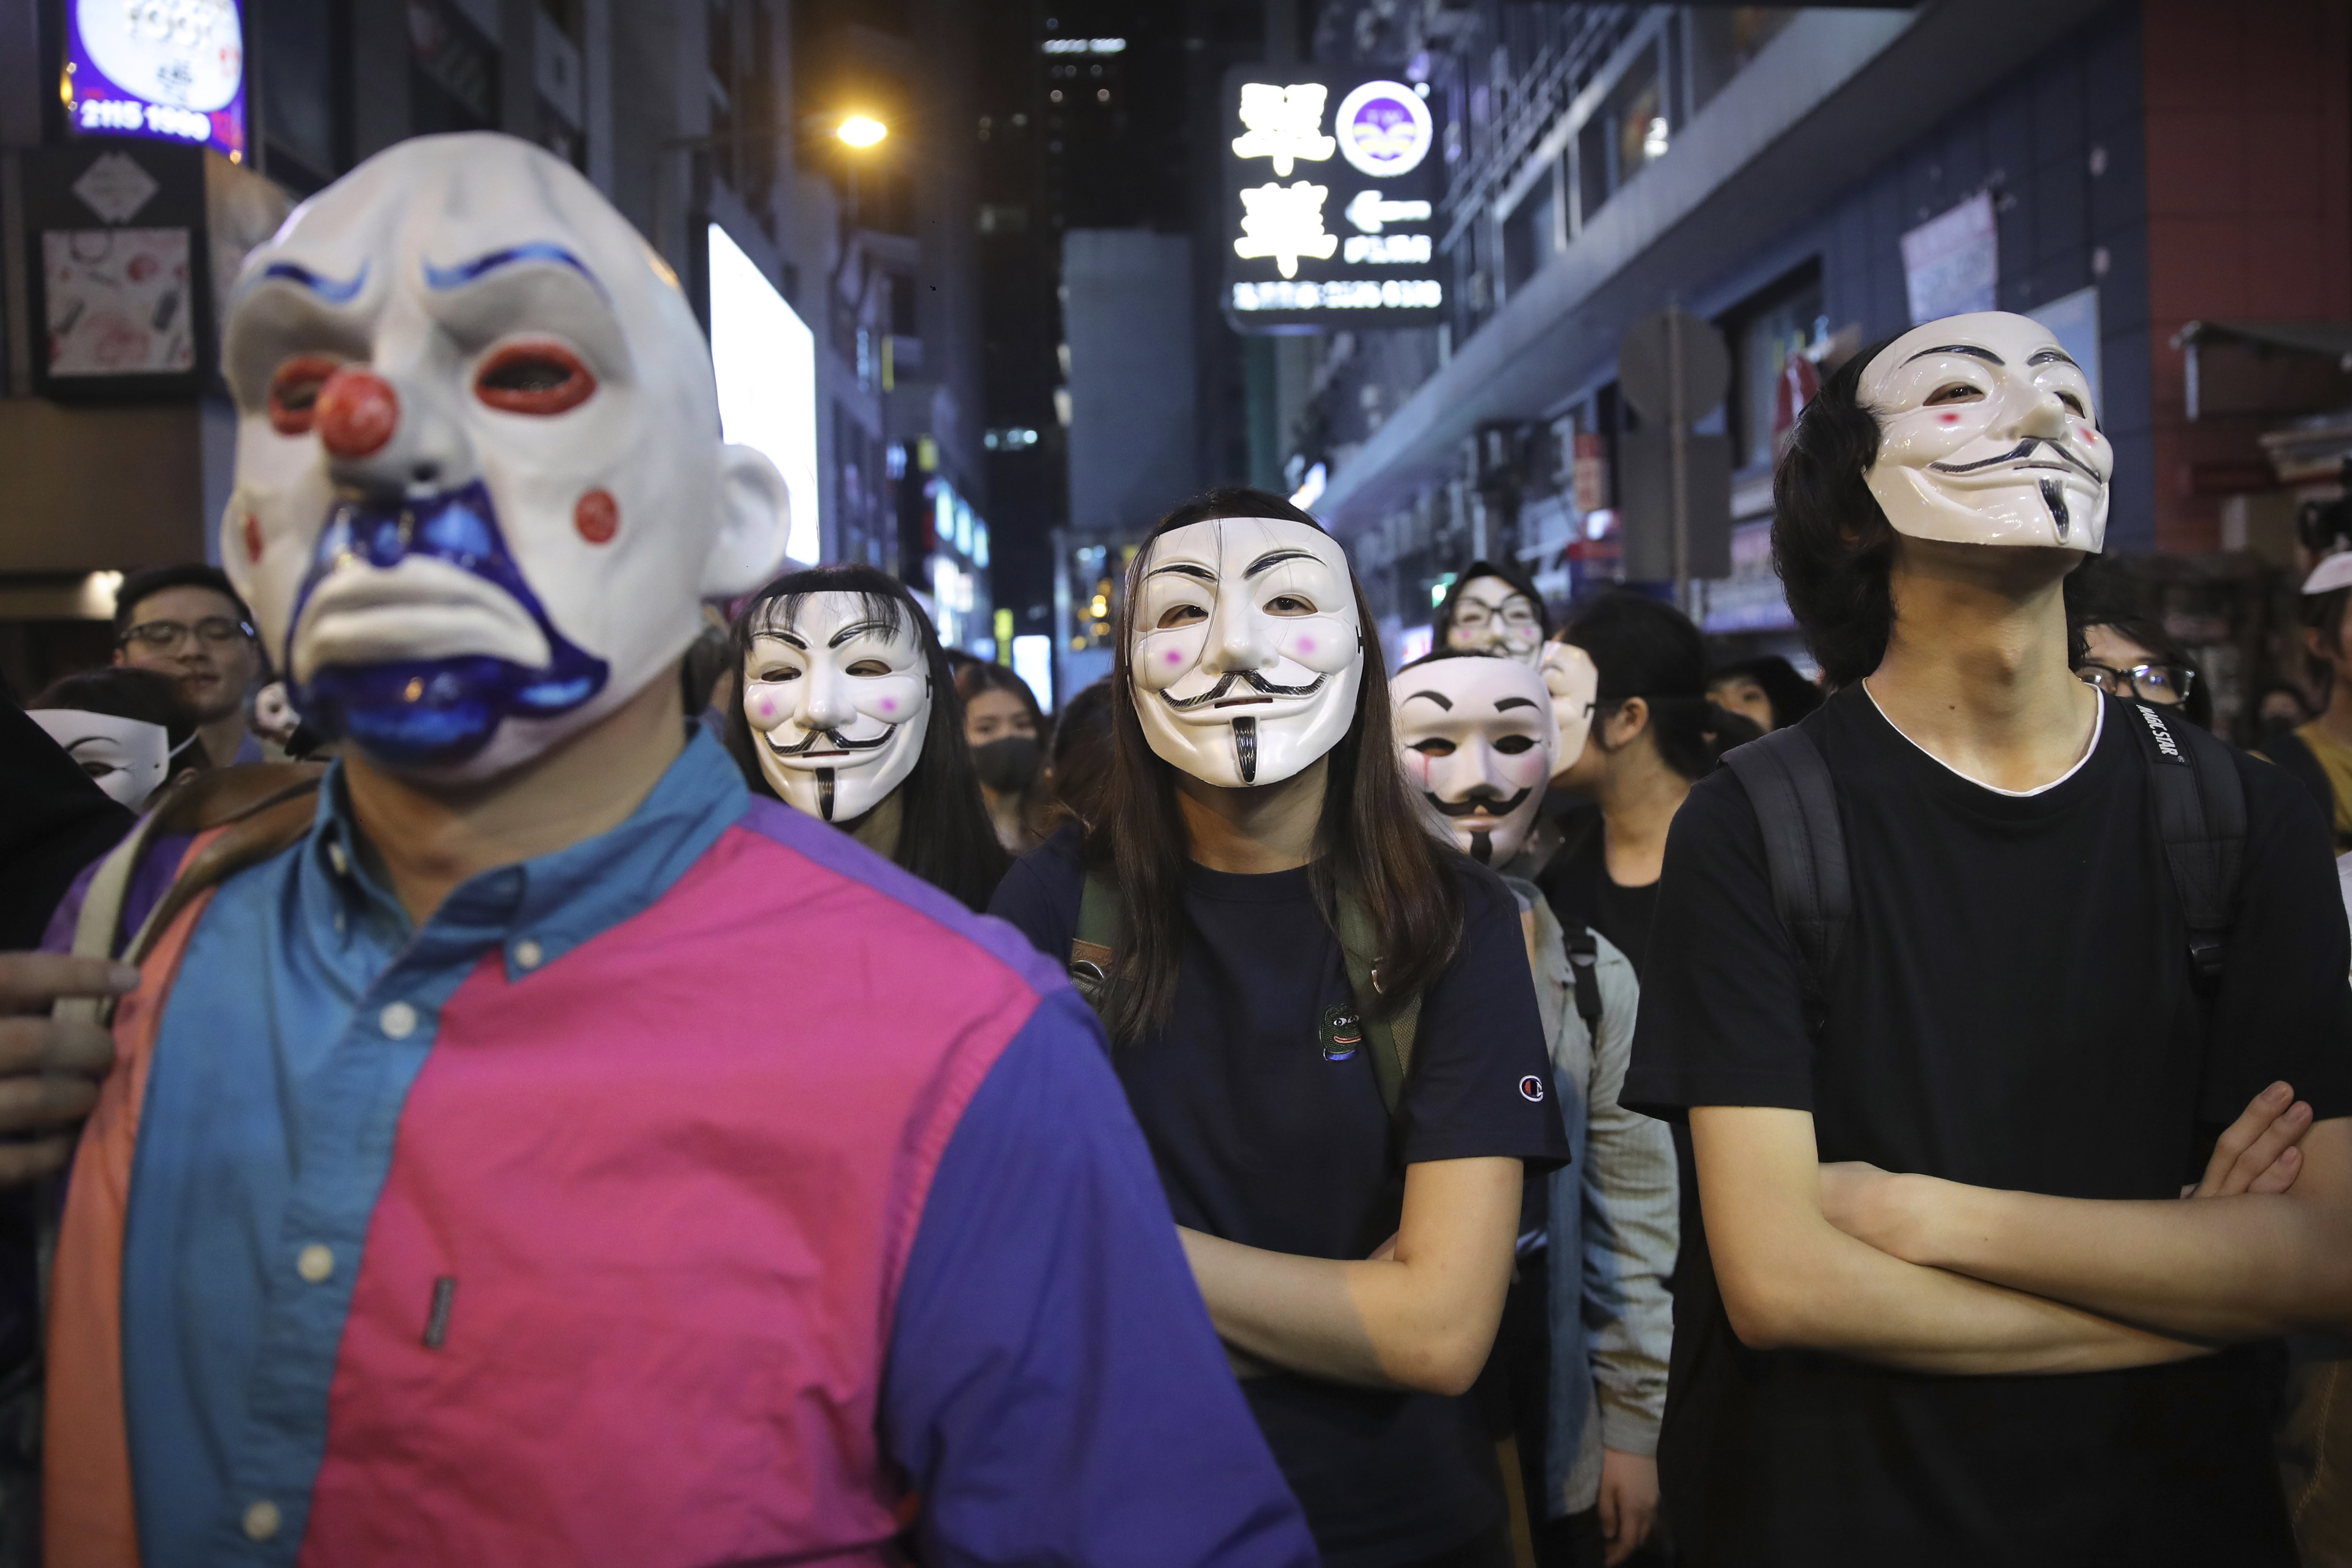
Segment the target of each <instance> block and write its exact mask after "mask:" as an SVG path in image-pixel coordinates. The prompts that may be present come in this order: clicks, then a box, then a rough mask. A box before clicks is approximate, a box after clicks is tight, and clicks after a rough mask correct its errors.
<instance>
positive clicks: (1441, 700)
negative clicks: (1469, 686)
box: [1405, 691, 1454, 712]
mask: <svg viewBox="0 0 2352 1568" xmlns="http://www.w3.org/2000/svg"><path fill="white" fill-rule="evenodd" d="M1416 697H1426V698H1428V699H1429V700H1431V701H1432V702H1434V703H1436V704H1437V705H1438V706H1439V707H1440V708H1443V709H1445V710H1448V711H1449V712H1450V711H1452V710H1453V707H1454V699H1452V698H1451V697H1448V696H1446V695H1445V693H1444V692H1443V691H1411V692H1407V693H1406V694H1405V700H1406V701H1407V702H1410V701H1412V700H1413V699H1414V698H1416Z"/></svg>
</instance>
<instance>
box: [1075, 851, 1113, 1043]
mask: <svg viewBox="0 0 2352 1568" xmlns="http://www.w3.org/2000/svg"><path fill="white" fill-rule="evenodd" d="M1122 923H1123V922H1122V921H1121V919H1120V910H1119V901H1118V889H1117V888H1115V887H1113V886H1111V885H1110V883H1109V882H1108V881H1107V880H1106V879H1103V878H1102V877H1100V876H1098V875H1097V874H1096V873H1094V872H1092V871H1089V872H1087V882H1086V889H1085V890H1084V891H1083V892H1081V893H1080V894H1079V895H1078V930H1077V934H1076V936H1074V937H1072V938H1071V939H1070V984H1073V985H1076V987H1077V988H1078V994H1079V995H1081V996H1084V997H1085V998H1086V999H1087V1005H1088V1006H1090V1007H1092V1008H1093V1009H1094V1010H1095V1011H1096V1012H1097V1013H1099V1012H1101V1011H1102V1007H1103V1000H1104V988H1105V987H1106V986H1107V985H1108V984H1109V981H1110V961H1111V955H1112V954H1113V953H1114V952H1117V951H1118V934H1119V927H1120V925H1121V924H1122Z"/></svg>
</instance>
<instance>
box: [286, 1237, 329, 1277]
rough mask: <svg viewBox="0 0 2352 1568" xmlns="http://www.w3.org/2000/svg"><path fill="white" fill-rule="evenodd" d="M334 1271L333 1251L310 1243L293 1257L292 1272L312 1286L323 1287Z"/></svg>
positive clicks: (316, 1243)
mask: <svg viewBox="0 0 2352 1568" xmlns="http://www.w3.org/2000/svg"><path fill="white" fill-rule="evenodd" d="M334 1271H335V1251H334V1248H332V1247H324V1246H321V1245H320V1244H319V1243H318V1242H315V1241H314V1242H312V1243H311V1244H310V1246H308V1247H304V1248H303V1249H302V1250H301V1251H299V1252H298V1253H296V1254H295V1255H294V1272H295V1273H297V1274H299V1275H300V1276H301V1277H302V1278H303V1279H307V1280H309V1281H310V1283H311V1284H313V1285H324V1284H325V1283H326V1282H327V1279H328V1277H329V1276H331V1275H332V1274H333V1273H334Z"/></svg>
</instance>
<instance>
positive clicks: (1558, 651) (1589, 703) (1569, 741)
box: [1539, 642, 1601, 780]
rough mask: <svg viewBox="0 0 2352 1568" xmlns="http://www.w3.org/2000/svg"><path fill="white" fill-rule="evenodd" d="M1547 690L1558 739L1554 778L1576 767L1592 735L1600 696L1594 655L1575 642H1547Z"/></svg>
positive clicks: (1553, 767) (1545, 679) (1598, 677)
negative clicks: (1596, 705) (1593, 714)
mask: <svg viewBox="0 0 2352 1568" xmlns="http://www.w3.org/2000/svg"><path fill="white" fill-rule="evenodd" d="M1539 668H1541V669H1542V670H1543V683H1544V689H1545V690H1547V691H1549V693H1550V694H1551V714H1552V720H1553V722H1554V726H1555V733H1556V741H1555V743H1554V746H1553V751H1552V763H1551V775H1552V777H1553V779H1554V780H1557V779H1559V776H1560V775H1561V774H1562V773H1566V772H1568V770H1569V769H1570V768H1572V767H1574V766H1576V762H1577V759H1578V758H1579V757H1581V756H1583V755H1584V742H1586V741H1587V740H1589V739H1590V738H1591V734H1592V710H1593V706H1594V703H1595V702H1596V700H1598V699H1599V697H1600V695H1601V670H1600V668H1599V667H1598V666H1596V665H1595V664H1594V663H1593V662H1592V656H1591V654H1589V653H1587V652H1585V651H1584V650H1583V649H1582V648H1580V647H1577V646H1576V645H1575V644H1574V643H1564V642H1555V643H1546V644H1544V649H1543V662H1542V664H1541V666H1540V667H1539Z"/></svg>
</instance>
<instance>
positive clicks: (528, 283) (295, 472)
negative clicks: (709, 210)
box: [221, 133, 786, 779]
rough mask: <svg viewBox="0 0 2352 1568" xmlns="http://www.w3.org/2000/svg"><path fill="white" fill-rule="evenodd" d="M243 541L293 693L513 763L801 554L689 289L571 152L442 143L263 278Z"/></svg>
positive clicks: (240, 505)
mask: <svg viewBox="0 0 2352 1568" xmlns="http://www.w3.org/2000/svg"><path fill="white" fill-rule="evenodd" d="M223 357H224V361H225V368H226V374H227V377H228V381H229V385H230V387H231V389H232V391H233V392H234V393H235V395H236V406H237V415H238V425H237V460H236V488H235V489H234V491H233V492H232V494H231V495H230V498H229V502H228V507H227V510H226V512H225V513H224V515H223V517H222V519H221V544H222V555H223V557H224V558H225V559H226V562H227V563H228V569H229V573H230V575H231V576H232V577H233V578H234V579H235V581H236V586H237V588H238V590H239V592H241V593H243V594H244V595H245V596H246V599H247V602H248V603H249V604H251V605H252V606H253V608H254V612H255V619H256V620H257V622H258V623H259V625H260V626H261V629H262V632H263V635H264V636H265V637H266V638H267V639H268V647H269V648H270V650H271V652H272V653H273V655H275V656H277V658H278V663H279V668H281V669H283V670H284V671H286V672H287V674H288V677H289V685H290V695H291V696H292V698H293V701H294V704H295V706H296V707H297V708H298V709H299V710H300V711H301V712H302V713H303V715H304V716H305V717H306V718H308V719H309V720H310V722H311V723H312V724H313V725H315V726H317V727H318V728H320V730H322V731H326V732H327V733H329V734H331V735H340V734H349V735H350V736H351V737H352V739H353V741H354V742H356V743H357V745H358V746H359V747H360V749H361V750H362V751H363V752H366V753H367V754H368V755H369V756H371V757H372V758H374V759H376V760H378V761H380V762H382V763H384V764H386V765H389V766H393V767H396V768H400V769H402V770H404V771H407V772H410V773H418V774H421V775H424V776H427V777H435V778H441V779H475V778H483V777H488V776H491V775H494V774H497V773H501V772H504V771H505V770H507V769H509V768H510V767H512V766H514V765H515V764H516V763H520V762H521V761H524V760H525V759H527V758H529V757H530V756H532V755H535V754H537V753H538V752H542V751H544V750H545V749H546V748H547V747H549V746H550V745H551V744H553V743H554V742H557V741H558V740H560V739H562V737H564V736H566V735H568V734H571V733H573V732H575V731H579V730H581V729H583V728H585V727H586V726H588V725H589V724H592V723H593V722H595V721H597V720H598V719H600V718H601V717H603V716H604V714H606V713H609V712H611V711H612V710H614V708H617V707H618V706H620V705H621V704H622V703H623V702H625V701H626V700H628V699H629V698H630V697H631V696H633V695H635V693H636V692H638V691H639V690H641V689H644V688H645V687H646V685H647V684H648V683H650V682H651V681H653V680H654V679H656V678H659V677H662V676H664V675H665V674H666V673H667V669H668V668H669V666H670V662H671V661H672V660H673V659H675V658H677V656H678V655H679V653H681V652H682V651H683V650H684V649H685V647H686V646H687V645H688V643H689V642H690V641H692V639H693V638H694V637H695V635H696V633H697V631H698V628H699V626H700V622H699V620H698V604H699V602H700V601H701V600H703V599H705V598H712V597H719V596H721V595H731V594H736V593H740V592H743V591H745V590H748V589H750V588H752V587H754V586H756V585H757V584H759V583H761V581H763V580H764V579H765V577H766V576H767V574H769V573H770V572H771V571H772V569H773V567H774V565H775V563H777V561H778V560H779V559H780V558H781V554H782V542H783V539H784V528H785V522H786V519H785V515H784V508H785V502H784V489H783V484H782V479H779V478H778V476H777V474H776V471H775V469H774V468H773V467H772V465H770V464H769V462H768V461H767V459H766V458H762V457H761V456H760V455H759V454H758V453H756V452H753V451H751V450H750V449H749V448H746V447H723V446H722V445H721V444H720V441H719V405H718V393H717V390H716V386H715V384H714V382H713V379H712V375H711V369H710V356H709V349H708V347H707V345H706V344H705V342H704V341H703V337H702V332H701V330H700V328H699V327H698V326H697V324H696V322H695V320H694V315H693V312H692V311H691V310H688V307H687V303H686V300H685V299H684V297H683V296H682V295H681V294H680V293H679V292H678V288H677V279H676V278H675V277H674V276H673V275H672V274H671V272H670V270H669V268H667V266H665V265H664V264H663V262H662V261H661V259H660V258H658V257H657V256H656V255H655V254H654V253H653V251H651V250H650V249H649V248H647V247H646V244H645V242H644V241H643V240H642V239H640V238H639V237H638V236H637V234H636V231H635V229H633V228H631V227H630V226H629V225H628V223H627V222H626V221H625V220H624V219H623V218H622V217H621V216H620V215H619V214H618V213H616V212H614V210H613V208H612V207H611V205H608V204H607V203H606V202H605V200H604V197H603V196H602V195H598V194H597V192H596V190H595V188H594V187H593V186H592V185H590V184H588V182H587V181H586V180H585V179H583V177H582V176H581V175H580V174H578V173H577V172H575V171H574V170H573V169H572V167H571V166H570V165H569V164H566V163H563V162H562V161H561V160H560V159H557V158H554V157H552V156H551V155H550V154H548V153H544V152H542V151H541V150H540V149H538V148H536V147H533V146H531V145H530V144H529V143H527V142H520V141H517V140H515V139H513V138H511V137H506V136H499V135H492V134H488V133H478V134H467V135H459V136H426V137H420V138H417V139H415V140H414V141H409V142H400V143H398V144H397V145H395V146H394V147H393V148H391V149H390V150H389V151H387V152H384V153H379V154H378V155H377V156H375V157H373V158H371V159H369V160H368V161H367V162H366V163H362V165H360V167H359V168H357V169H355V170H353V171H352V173H351V174H347V175H345V176H344V177H343V178H342V179H341V180H339V181H337V182H336V183H335V184H332V185H331V186H329V187H328V188H327V189H326V190H325V191H323V192H321V193H320V195H317V196H315V197H313V198H312V199H311V200H310V201H308V202H305V203H304V204H303V205H301V206H300V207H299V208H298V209H297V210H296V211H295V213H294V215H293V216H292V217H290V218H289V219H288V220H287V223H286V226H284V227H283V228H281V229H280V230H279V231H278V235H277V237H275V238H274V239H272V240H271V241H270V243H268V245H265V246H263V247H260V248H259V249H257V250H256V251H255V252H254V253H253V254H252V256H251V257H250V258H248V259H247V262H246V265H245V268H244V270H243V272H242V274H241V275H240V277H239V279H238V282H237V286H236V296H235V300H234V302H233V304H232V307H231V310H230V314H229V321H228V331H227V336H226V348H225V352H224V356H223Z"/></svg>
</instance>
